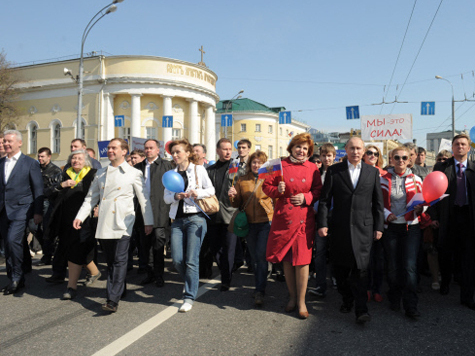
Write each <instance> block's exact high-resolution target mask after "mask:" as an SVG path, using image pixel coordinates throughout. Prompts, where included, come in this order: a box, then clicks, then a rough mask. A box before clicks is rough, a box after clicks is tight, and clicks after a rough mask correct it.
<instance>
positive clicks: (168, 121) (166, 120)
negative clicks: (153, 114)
mask: <svg viewBox="0 0 475 356" xmlns="http://www.w3.org/2000/svg"><path fill="white" fill-rule="evenodd" d="M162 127H164V128H168V127H173V116H171V115H166V116H163V117H162Z"/></svg>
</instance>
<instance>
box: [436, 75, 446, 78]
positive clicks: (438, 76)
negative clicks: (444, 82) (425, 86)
mask: <svg viewBox="0 0 475 356" xmlns="http://www.w3.org/2000/svg"><path fill="white" fill-rule="evenodd" d="M435 79H444V78H442V77H441V76H440V75H436V76H435Z"/></svg>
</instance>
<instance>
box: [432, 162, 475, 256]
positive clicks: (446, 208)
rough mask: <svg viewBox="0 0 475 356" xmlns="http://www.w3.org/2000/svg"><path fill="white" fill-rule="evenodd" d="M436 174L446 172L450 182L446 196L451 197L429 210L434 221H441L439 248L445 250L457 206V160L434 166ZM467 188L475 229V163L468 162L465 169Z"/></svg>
mask: <svg viewBox="0 0 475 356" xmlns="http://www.w3.org/2000/svg"><path fill="white" fill-rule="evenodd" d="M433 171H434V172H435V171H439V172H444V174H445V175H446V176H447V179H448V181H449V185H448V187H447V191H446V192H445V193H446V194H449V196H448V197H447V198H445V199H442V200H441V201H440V202H438V203H437V204H435V205H433V206H431V207H430V208H429V209H428V213H429V215H430V217H431V218H432V220H438V221H439V247H441V248H444V246H445V243H446V242H447V241H446V240H447V238H448V237H449V236H450V223H451V222H450V221H451V216H452V214H453V207H454V205H455V198H456V197H457V173H456V172H455V160H454V158H453V157H452V158H450V159H448V160H446V161H445V162H438V163H437V164H436V165H435V166H434V170H433ZM465 177H466V182H467V185H466V188H467V192H468V204H469V206H470V215H471V216H472V224H474V229H475V210H474V203H475V163H474V162H472V161H467V168H466V169H465Z"/></svg>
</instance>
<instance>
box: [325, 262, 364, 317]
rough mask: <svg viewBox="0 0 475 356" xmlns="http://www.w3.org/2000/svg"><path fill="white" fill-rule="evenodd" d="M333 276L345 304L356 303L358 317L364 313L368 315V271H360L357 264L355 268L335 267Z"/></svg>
mask: <svg viewBox="0 0 475 356" xmlns="http://www.w3.org/2000/svg"><path fill="white" fill-rule="evenodd" d="M333 274H334V276H335V278H336V282H337V285H338V292H339V293H340V294H341V296H342V297H343V303H344V304H347V305H353V302H354V303H355V313H356V316H360V315H361V314H363V313H367V312H368V307H367V306H366V302H367V300H368V295H367V293H366V287H367V286H368V273H367V271H366V270H362V269H361V270H360V269H358V268H357V267H356V264H355V266H354V267H353V268H351V267H347V266H339V265H334V266H333Z"/></svg>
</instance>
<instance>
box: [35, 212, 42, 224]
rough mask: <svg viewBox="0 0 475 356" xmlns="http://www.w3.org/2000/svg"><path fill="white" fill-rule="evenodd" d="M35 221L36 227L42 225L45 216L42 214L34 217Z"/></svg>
mask: <svg viewBox="0 0 475 356" xmlns="http://www.w3.org/2000/svg"><path fill="white" fill-rule="evenodd" d="M33 221H34V223H35V225H39V224H41V222H42V221H43V215H40V214H35V215H33Z"/></svg>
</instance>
